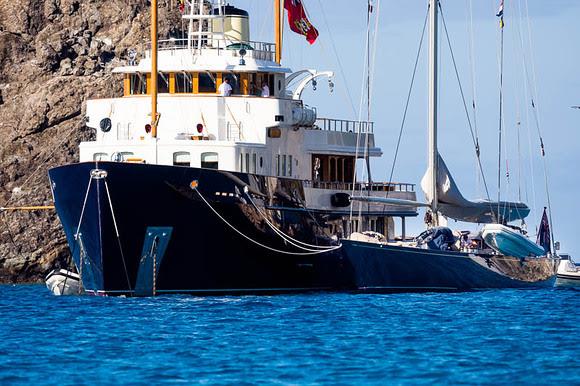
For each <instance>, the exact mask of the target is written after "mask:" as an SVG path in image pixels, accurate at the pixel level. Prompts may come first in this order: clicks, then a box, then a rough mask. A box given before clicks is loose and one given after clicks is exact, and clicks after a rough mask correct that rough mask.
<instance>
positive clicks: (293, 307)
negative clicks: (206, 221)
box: [0, 286, 580, 385]
mask: <svg viewBox="0 0 580 386" xmlns="http://www.w3.org/2000/svg"><path fill="white" fill-rule="evenodd" d="M579 299H580V291H577V290H525V291H524V290H502V291H484V292H471V293H451V294H436V293H433V294H394V295H352V294H303V295H291V296H286V295H285V296H263V297H256V296H245V297H206V298H200V297H192V296H171V297H158V298H149V299H136V298H97V297H53V296H51V295H50V294H49V293H48V291H47V290H46V288H44V287H42V286H0V384H2V385H4V384H12V383H40V384H56V383H61V384H79V383H82V384H94V383H98V384H116V383H137V384H138V383H160V382H162V381H163V382H171V383H187V384H190V383H196V384H198V383H203V384H332V385H335V384H386V383H389V384H405V383H412V384H417V383H419V384H432V383H453V384H456V383H469V384H471V383H493V384H522V383H525V384H551V383H555V382H561V383H562V384H566V385H570V384H580V312H579V311H580V308H579V307H580V302H579Z"/></svg>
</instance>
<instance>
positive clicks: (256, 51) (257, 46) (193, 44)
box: [145, 36, 276, 61]
mask: <svg viewBox="0 0 580 386" xmlns="http://www.w3.org/2000/svg"><path fill="white" fill-rule="evenodd" d="M200 42H201V50H200V49H199V46H200ZM241 49H244V50H245V51H246V54H245V56H247V57H251V58H254V59H258V60H269V61H273V60H274V56H275V53H276V45H275V44H274V43H267V42H257V41H244V42H242V41H232V40H229V39H218V38H215V37H209V36H208V37H207V38H202V39H201V40H198V39H191V40H189V39H164V40H159V42H158V44H157V50H158V51H171V50H174V51H178V50H193V51H194V52H193V55H200V54H201V52H202V51H204V50H211V51H216V52H217V54H218V56H219V55H228V56H234V57H237V56H240V50H241ZM145 57H146V58H149V57H151V43H150V42H149V43H147V44H146V46H145Z"/></svg>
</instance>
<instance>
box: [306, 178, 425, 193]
mask: <svg viewBox="0 0 580 386" xmlns="http://www.w3.org/2000/svg"><path fill="white" fill-rule="evenodd" d="M303 183H304V186H305V187H307V188H314V189H334V190H349V191H352V190H353V189H354V190H357V191H360V190H362V191H365V192H368V191H371V192H415V184H409V183H404V182H371V183H365V182H357V183H352V182H340V181H312V180H304V181H303Z"/></svg>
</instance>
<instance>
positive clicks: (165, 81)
mask: <svg viewBox="0 0 580 386" xmlns="http://www.w3.org/2000/svg"><path fill="white" fill-rule="evenodd" d="M157 92H158V93H159V94H167V93H168V92H169V74H164V73H159V74H157Z"/></svg>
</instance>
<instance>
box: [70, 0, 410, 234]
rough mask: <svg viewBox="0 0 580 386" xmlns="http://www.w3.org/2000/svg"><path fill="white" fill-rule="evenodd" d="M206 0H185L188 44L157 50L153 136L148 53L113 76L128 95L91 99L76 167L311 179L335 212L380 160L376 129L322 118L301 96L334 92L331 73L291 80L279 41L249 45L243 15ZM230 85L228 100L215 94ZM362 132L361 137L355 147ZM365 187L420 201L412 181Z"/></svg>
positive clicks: (169, 43)
mask: <svg viewBox="0 0 580 386" xmlns="http://www.w3.org/2000/svg"><path fill="white" fill-rule="evenodd" d="M200 3H202V2H201V1H198V0H193V1H186V2H185V4H186V5H185V9H184V15H183V18H184V19H185V20H187V21H188V23H189V28H188V36H187V38H185V39H169V40H165V41H161V42H160V43H159V45H158V78H157V82H158V112H159V115H160V118H159V122H158V130H157V135H156V137H155V138H153V137H152V136H151V134H150V131H151V125H150V122H151V103H150V87H151V75H150V74H151V51H150V50H146V51H145V52H144V53H143V55H142V57H141V58H138V57H137V54H136V53H133V55H131V58H130V60H129V62H128V63H127V65H125V66H122V67H118V68H115V69H114V72H115V73H117V74H119V75H120V77H122V79H123V82H124V95H123V96H122V97H118V98H110V99H98V100H90V101H88V102H87V113H86V114H87V116H86V121H87V125H88V126H89V127H91V128H94V129H96V131H97V134H96V140H95V141H91V142H83V143H81V146H80V161H81V162H84V161H95V160H107V161H109V160H111V161H124V162H142V163H147V164H161V165H175V166H190V167H203V168H216V169H220V170H225V171H234V172H244V173H252V174H258V175H266V176H279V177H285V178H293V179H298V180H302V181H304V182H305V184H304V187H305V190H306V194H307V197H309V200H310V201H311V202H309V205H310V204H311V205H312V206H313V208H318V209H332V205H331V203H330V197H331V195H332V194H334V193H336V192H349V193H350V191H352V189H353V179H354V168H355V167H356V164H357V162H356V157H358V158H359V159H361V158H362V157H363V155H364V154H368V156H380V155H381V150H380V149H379V148H377V147H376V146H375V143H374V135H373V124H372V123H370V122H355V121H346V120H337V119H327V118H320V117H318V116H317V111H316V109H315V108H314V107H310V106H308V105H306V104H305V103H304V102H303V101H302V100H301V99H300V96H301V94H302V91H303V90H304V88H305V87H307V86H308V85H309V84H311V83H312V82H315V81H317V80H320V79H327V80H328V83H329V86H330V87H331V88H332V86H333V84H332V76H333V74H332V72H317V71H314V70H301V71H298V72H295V73H292V71H291V70H290V69H288V68H284V67H282V66H281V65H279V64H278V63H276V61H275V46H274V44H271V43H264V42H253V41H251V40H250V36H249V24H248V23H249V16H248V14H247V13H246V12H245V11H242V10H240V9H237V8H235V7H232V6H229V5H224V2H223V1H214V2H208V1H205V2H203V3H204V4H205V6H203V7H200V6H199V4H200ZM209 4H211V6H209ZM226 79H228V80H229V83H230V85H231V86H232V89H233V91H232V95H231V96H222V95H220V94H219V89H220V86H221V84H222V83H223V82H225V81H226ZM267 94H269V96H263V95H267ZM357 135H361V136H362V140H360V141H359V143H360V144H359V147H358V149H357ZM366 135H368V146H366V149H365V145H366V144H367V141H366V140H364V136H366ZM358 187H361V186H360V185H358ZM364 189H366V190H367V191H369V192H371V193H370V194H372V195H379V196H381V195H382V196H385V192H389V193H388V195H389V197H392V198H401V199H408V200H415V193H414V187H413V185H410V184H390V183H384V184H373V187H372V188H371V187H370V186H369V185H364V186H363V190H364ZM357 205H358V204H357ZM372 206H375V207H376V209H377V210H380V211H381V212H382V213H384V212H385V207H384V205H370V206H369V204H365V208H367V210H368V209H372V208H371V207H372ZM391 209H392V211H393V213H400V214H399V215H400V216H401V217H402V218H404V217H405V216H409V215H416V212H415V210H412V211H410V209H408V208H397V207H394V206H393V207H392V208H389V210H391ZM395 215H396V214H395ZM380 231H384V229H380Z"/></svg>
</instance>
